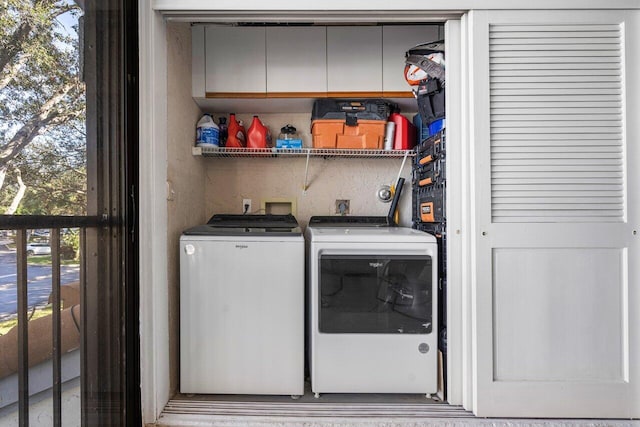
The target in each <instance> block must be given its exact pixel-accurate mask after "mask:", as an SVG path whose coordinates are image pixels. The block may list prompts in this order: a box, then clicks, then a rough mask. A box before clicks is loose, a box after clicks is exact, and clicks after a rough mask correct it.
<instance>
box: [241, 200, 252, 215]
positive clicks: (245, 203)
mask: <svg viewBox="0 0 640 427" xmlns="http://www.w3.org/2000/svg"><path fill="white" fill-rule="evenodd" d="M242 213H251V199H242Z"/></svg>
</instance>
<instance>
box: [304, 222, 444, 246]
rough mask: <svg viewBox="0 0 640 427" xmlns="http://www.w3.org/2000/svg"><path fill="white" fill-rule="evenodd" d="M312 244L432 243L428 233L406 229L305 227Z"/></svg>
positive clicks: (432, 237)
mask: <svg viewBox="0 0 640 427" xmlns="http://www.w3.org/2000/svg"><path fill="white" fill-rule="evenodd" d="M307 233H308V237H309V238H310V239H311V241H312V242H341V243H432V244H436V238H435V237H434V236H432V235H430V234H428V233H425V232H422V231H418V230H413V229H411V228H406V227H360V226H358V227H344V226H341V227H335V228H333V227H307Z"/></svg>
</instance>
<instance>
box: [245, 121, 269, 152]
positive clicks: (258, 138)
mask: <svg viewBox="0 0 640 427" xmlns="http://www.w3.org/2000/svg"><path fill="white" fill-rule="evenodd" d="M270 139H271V137H270V134H269V128H268V127H266V126H265V125H263V124H262V122H261V121H260V119H259V118H258V116H253V121H252V122H251V126H249V130H248V131H247V148H267V147H268V142H269V140H270Z"/></svg>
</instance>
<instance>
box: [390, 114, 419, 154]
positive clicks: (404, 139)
mask: <svg viewBox="0 0 640 427" xmlns="http://www.w3.org/2000/svg"><path fill="white" fill-rule="evenodd" d="M389 121H390V122H393V123H395V124H396V135H395V137H394V142H393V149H394V150H410V149H412V148H413V147H415V145H416V127H415V126H414V125H413V123H411V122H410V121H409V119H407V118H406V117H405V116H403V115H402V114H400V113H391V115H390V116H389Z"/></svg>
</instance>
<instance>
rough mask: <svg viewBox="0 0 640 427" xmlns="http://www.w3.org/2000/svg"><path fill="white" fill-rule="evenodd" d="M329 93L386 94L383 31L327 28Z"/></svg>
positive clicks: (359, 28) (369, 28) (372, 28)
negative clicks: (383, 89)
mask: <svg viewBox="0 0 640 427" xmlns="http://www.w3.org/2000/svg"><path fill="white" fill-rule="evenodd" d="M327 80H328V81H327V89H328V91H329V92H382V27H374V26H371V27H366V26H365V27H327Z"/></svg>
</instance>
